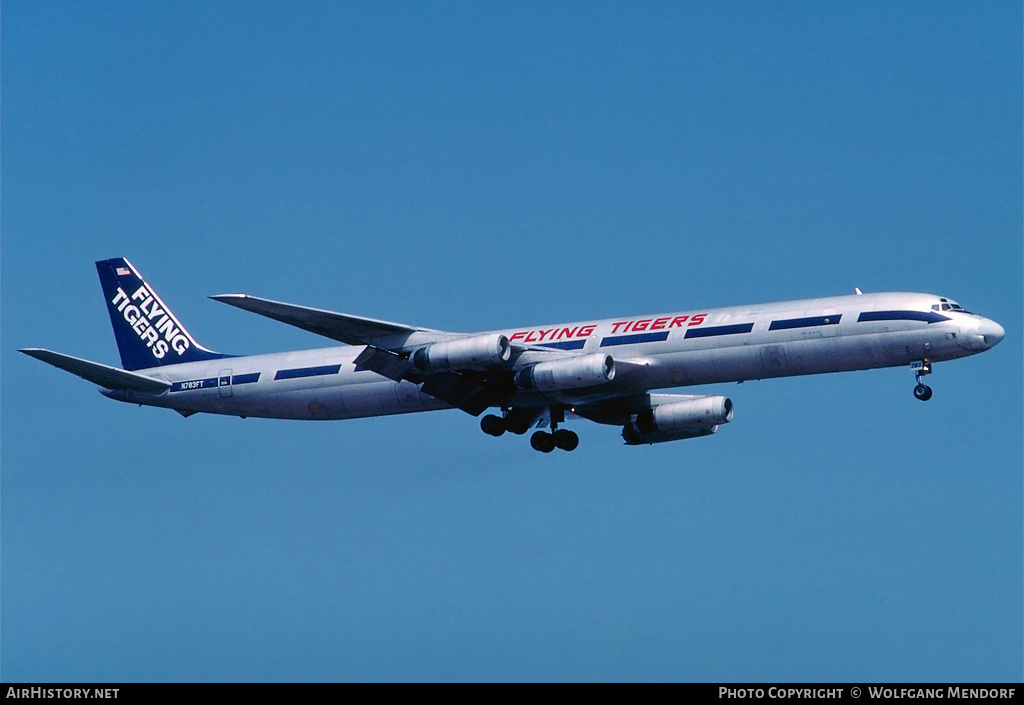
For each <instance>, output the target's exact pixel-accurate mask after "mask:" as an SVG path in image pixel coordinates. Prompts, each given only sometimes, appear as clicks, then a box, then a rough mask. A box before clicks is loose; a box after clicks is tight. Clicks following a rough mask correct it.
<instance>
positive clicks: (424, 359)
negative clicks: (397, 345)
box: [409, 333, 512, 372]
mask: <svg viewBox="0 0 1024 705" xmlns="http://www.w3.org/2000/svg"><path fill="white" fill-rule="evenodd" d="M511 355H512V346H511V344H510V343H509V342H508V338H506V337H505V336H504V335H501V334H500V333H494V334H491V335H474V336H470V337H468V338H459V339H457V340H451V341H448V342H447V343H433V344H431V345H428V346H426V347H423V348H419V349H418V350H416V351H414V352H413V354H412V355H411V356H410V357H409V360H410V362H412V365H413V367H415V368H416V369H417V370H419V371H420V372H442V371H444V370H486V369H488V368H491V367H496V366H497V365H500V364H502V363H505V362H508V360H509V357H511Z"/></svg>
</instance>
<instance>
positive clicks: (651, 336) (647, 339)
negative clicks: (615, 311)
mask: <svg viewBox="0 0 1024 705" xmlns="http://www.w3.org/2000/svg"><path fill="white" fill-rule="evenodd" d="M663 340H668V331H667V330H663V331H658V332H657V333H634V334H633V335H615V336H609V337H607V338H602V339H601V347H602V348H604V347H608V346H610V345H633V344H635V343H659V342H661V341H663Z"/></svg>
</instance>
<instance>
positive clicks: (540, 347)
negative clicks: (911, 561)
mask: <svg viewBox="0 0 1024 705" xmlns="http://www.w3.org/2000/svg"><path fill="white" fill-rule="evenodd" d="M96 270H97V272H98V274H99V279H100V285H101V287H102V290H103V296H104V298H105V299H106V302H107V308H108V311H109V313H110V321H111V324H112V325H113V328H114V337H115V339H116V341H117V347H118V351H119V352H120V355H121V364H122V368H118V367H113V366H110V365H104V364H101V363H98V362H91V361H89V360H84V359H81V358H77V357H72V356H70V355H65V354H62V353H58V352H53V351H50V350H46V349H43V348H25V349H22V350H21V351H20V352H23V353H25V354H26V355H29V356H31V357H34V358H36V359H38V360H42V361H43V362H46V363H49V364H50V365H53V366H55V367H58V368H60V369H62V370H65V371H67V372H70V373H72V374H74V375H77V376H79V377H81V378H83V379H85V380H88V381H90V382H93V383H94V384H98V385H99V386H100V390H99V391H100V392H101V393H102V394H103V395H104V396H107V397H109V398H111V399H115V400H117V401H122V402H128V403H132V404H139V405H146V406H156V407H164V408H168V409H174V410H175V411H177V412H178V413H180V414H181V415H182V416H184V417H189V416H191V415H193V414H196V413H209V414H226V415H232V416H240V417H242V418H246V417H249V416H253V417H263V418H274V419H306V420H328V419H351V418H361V417H368V416H384V415H388V414H403V413H410V412H415V411H430V410H436V409H451V408H455V409H461V410H462V411H464V412H467V413H469V414H470V415H472V416H479V415H480V414H482V413H483V412H484V411H487V410H489V409H492V410H498V413H489V414H487V415H485V416H484V417H483V418H482V419H481V421H480V428H481V429H482V430H483V431H484V432H485V433H487V434H489V435H491V436H501V435H502V434H504V433H505V432H506V431H507V432H511V433H513V434H518V435H523V434H525V433H527V432H528V431H529V430H530V429H531V428H536V429H538V430H536V431H535V432H534V433H533V434H532V436H531V438H530V445H531V446H532V447H533V448H534V449H535V450H538V451H541V452H543V453H550V452H552V451H553V450H554V449H555V448H559V449H562V450H565V451H572V450H575V449H576V447H577V446H578V445H579V436H578V435H577V434H576V433H574V432H572V431H570V430H568V429H566V428H560V427H559V426H560V425H562V424H564V423H565V422H566V421H567V420H573V419H577V418H582V419H588V420H590V421H595V422H597V423H601V424H609V425H615V426H619V427H621V428H622V431H621V433H622V438H623V440H624V441H625V442H626V444H627V445H644V444H653V443H663V442H667V441H676V440H682V439H687V438H696V437H700V436H709V435H711V434H713V433H715V432H717V431H718V428H719V426H720V425H722V424H725V423H728V422H730V421H732V419H733V403H732V400H731V399H729V398H728V397H725V396H720V395H700V394H674V393H663V392H657V391H652V390H661V389H668V388H673V387H689V386H697V385H704V384H713V383H722V382H743V381H746V380H757V379H767V378H774V377H791V376H797V375H810V374H820V373H825V372H842V371H851V370H867V369H875V368H883V367H898V366H907V365H909V366H910V367H911V369H912V370H913V371H914V372H915V375H916V380H917V386H915V387H914V396H915V397H916V398H917V399H920V400H921V401H928V400H929V399H930V398H931V397H932V389H931V388H930V387H929V386H927V385H926V384H924V382H923V380H924V377H925V376H926V375H928V374H930V373H931V372H932V365H933V364H934V363H936V362H943V361H946V360H953V359H956V358H960V357H967V356H968V355H975V354H977V353H981V352H984V351H986V350H988V349H990V348H992V347H994V346H995V345H997V344H998V343H999V341H1001V340H1002V339H1003V336H1004V335H1005V331H1004V329H1003V327H1002V326H1000V325H999V324H998V323H996V322H995V321H993V320H990V319H988V318H985V317H983V316H980V315H978V314H975V313H971V312H969V311H966V310H964V308H963V307H962V306H960V304H958V303H956V302H955V301H953V300H952V299H948V298H944V297H940V296H934V295H931V294H915V293H877V294H863V293H861V291H860V290H859V289H855V292H856V293H855V294H852V295H848V296H834V297H829V298H819V299H806V300H802V301H787V302H781V303H769V304H759V305H754V306H733V307H729V308H718V309H697V310H691V311H681V312H676V313H667V314H662V315H651V316H632V317H625V318H607V319H603V320H589V321H578V322H574V323H559V324H554V325H543V326H528V327H522V328H507V329H502V330H496V331H487V332H481V333H453V332H448V331H440V330H433V329H430V328H420V327H416V326H409V325H405V324H402V323H393V322H391V321H382V320H376V319H373V318H365V317H362V316H354V315H351V314H347V313H336V312H334V311H327V310H323V309H318V308H309V307H306V306H297V305H295V304H288V303H281V302H278V301H271V300H269V299H263V298H259V297H255V296H250V295H248V294H221V295H217V296H212V297H211V298H212V299H214V300H215V301H220V302H222V303H226V304H230V305H231V306H235V307H237V308H240V309H243V310H246V311H251V312H253V313H257V314H260V315H262V316H266V317H268V318H272V319H275V320H277V321H281V322H283V323H287V324H289V325H293V326H297V327H298V328H302V329H304V330H307V331H310V332H313V333H316V334H318V335H322V336H324V337H326V338H330V339H332V340H334V341H337V342H340V343H344V345H342V346H334V347H327V348H320V349H315V350H298V351H291V352H281V353H270V354H263V355H248V356H235V355H225V354H222V353H217V352H214V351H212V350H209V349H207V348H205V347H203V346H202V345H200V344H199V343H197V342H196V340H195V338H193V337H192V335H190V334H189V332H188V331H187V330H186V329H185V327H184V326H183V325H182V324H181V322H180V321H179V320H178V319H177V317H175V315H174V314H173V313H172V312H171V310H170V309H169V308H168V306H167V304H165V303H164V302H163V300H162V299H161V298H160V297H159V296H158V295H157V293H156V291H155V290H154V289H153V287H152V286H150V285H149V284H148V283H146V281H145V280H143V278H142V275H140V274H139V272H138V270H137V269H135V267H134V266H133V265H132V264H131V263H130V262H129V261H128V260H127V259H124V258H116V259H108V260H100V261H99V262H97V263H96ZM545 429H550V430H545Z"/></svg>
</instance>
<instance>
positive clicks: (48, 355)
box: [18, 348, 171, 394]
mask: <svg viewBox="0 0 1024 705" xmlns="http://www.w3.org/2000/svg"><path fill="white" fill-rule="evenodd" d="M18 352H23V353H25V354H26V355H28V356H29V357H34V358H35V359H37V360H42V361H43V362H46V363H48V364H50V365H53V366H54V367H59V368H60V369H62V370H65V371H66V372H70V373H71V374H73V375H78V376H79V377H81V378H82V379H85V380H88V381H90V382H92V383H94V384H98V385H100V386H101V387H104V388H106V389H129V390H132V391H135V392H147V393H151V394H153V393H159V392H162V391H164V390H166V389H169V388H170V386H171V383H170V382H165V381H163V380H162V379H153V378H152V377H147V376H145V375H140V374H138V373H137V372H128V371H127V370H122V369H119V368H117V367H111V366H109V365H101V364H100V363H98V362H90V361H89V360H83V359H82V358H80V357H72V356H71V355H63V354H61V353H58V352H53V351H52V350H44V349H42V348H25V349H23V350H19V351H18Z"/></svg>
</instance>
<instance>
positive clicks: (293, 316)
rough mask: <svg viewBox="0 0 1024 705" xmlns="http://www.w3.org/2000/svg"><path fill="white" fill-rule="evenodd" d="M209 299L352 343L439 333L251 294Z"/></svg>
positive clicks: (368, 342)
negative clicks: (419, 333)
mask: <svg viewBox="0 0 1024 705" xmlns="http://www.w3.org/2000/svg"><path fill="white" fill-rule="evenodd" d="M210 298H211V299H213V300H214V301H220V302H221V303H225V304H230V305H231V306H235V307H237V308H240V309H244V310H246V311H252V312H253V313H258V314H260V315H261V316H266V317H267V318H273V319H274V320H276V321H281V322H282V323H287V324H289V325H292V326H296V327H297V328H302V329H303V330H308V331H309V332H310V333H316V334H317V335H322V336H324V337H326V338H331V339H332V340H338V341H340V342H342V343H348V344H349V345H372V344H374V341H380V339H382V338H402V339H405V338H408V337H409V336H410V335H412V334H413V333H417V332H424V333H436V332H438V331H433V330H431V329H429V328H415V327H413V326H407V325H405V324H403V323H392V322H390V321H378V320H376V319H374V318H364V317H362V316H353V315H351V314H348V313H336V312H334V311H325V310H323V309H319V308H310V307H308V306H298V305H296V304H286V303H282V302H280V301H271V300H270V299H261V298H259V297H258V296H249V295H248V294H218V295H217V296H211V297H210ZM388 347H390V346H388Z"/></svg>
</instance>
